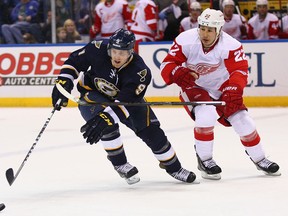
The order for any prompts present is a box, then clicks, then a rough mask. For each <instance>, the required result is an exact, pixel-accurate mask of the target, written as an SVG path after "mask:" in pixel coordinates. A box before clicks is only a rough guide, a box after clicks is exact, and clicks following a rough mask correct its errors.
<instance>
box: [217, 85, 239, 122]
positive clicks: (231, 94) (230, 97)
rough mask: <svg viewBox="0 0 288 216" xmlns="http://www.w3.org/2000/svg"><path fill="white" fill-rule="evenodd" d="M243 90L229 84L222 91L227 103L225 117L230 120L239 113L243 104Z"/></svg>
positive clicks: (223, 98)
mask: <svg viewBox="0 0 288 216" xmlns="http://www.w3.org/2000/svg"><path fill="white" fill-rule="evenodd" d="M242 95H243V89H242V88H241V87H240V86H239V85H237V84H229V85H228V86H226V87H225V88H224V89H223V90H222V100H223V101H225V102H226V106H225V107H224V110H223V112H224V116H225V117H226V118H228V117H229V116H231V115H232V114H234V113H235V112H237V111H239V109H240V107H241V106H242V104H243V97H242Z"/></svg>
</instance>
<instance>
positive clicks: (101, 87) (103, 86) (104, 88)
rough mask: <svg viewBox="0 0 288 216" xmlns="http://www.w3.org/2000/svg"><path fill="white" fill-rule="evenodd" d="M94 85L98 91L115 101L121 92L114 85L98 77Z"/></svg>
mask: <svg viewBox="0 0 288 216" xmlns="http://www.w3.org/2000/svg"><path fill="white" fill-rule="evenodd" d="M94 84H95V86H96V88H97V89H98V91H100V92H101V93H102V94H104V95H106V96H108V97H110V98H112V99H114V98H115V97H116V96H117V94H118V92H119V91H120V90H119V89H118V88H117V87H116V86H115V85H114V84H112V83H110V82H108V81H107V80H105V79H102V78H98V77H96V78H95V79H94Z"/></svg>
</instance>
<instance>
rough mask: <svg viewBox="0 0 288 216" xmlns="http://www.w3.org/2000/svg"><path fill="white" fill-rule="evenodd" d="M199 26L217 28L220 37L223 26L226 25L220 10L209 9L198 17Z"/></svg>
mask: <svg viewBox="0 0 288 216" xmlns="http://www.w3.org/2000/svg"><path fill="white" fill-rule="evenodd" d="M198 24H199V25H201V26H208V27H214V28H216V32H217V36H218V35H219V33H220V30H221V28H222V26H223V25H224V24H225V20H224V15H223V13H222V12H221V11H220V10H214V9H210V8H207V9H205V10H204V11H203V12H202V13H201V15H200V16H199V17H198Z"/></svg>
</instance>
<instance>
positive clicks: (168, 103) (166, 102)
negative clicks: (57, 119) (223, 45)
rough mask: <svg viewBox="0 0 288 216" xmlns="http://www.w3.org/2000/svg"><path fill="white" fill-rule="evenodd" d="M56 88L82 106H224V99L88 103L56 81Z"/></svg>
mask: <svg viewBox="0 0 288 216" xmlns="http://www.w3.org/2000/svg"><path fill="white" fill-rule="evenodd" d="M56 87H57V89H58V90H59V91H60V93H61V94H63V95H64V96H65V97H66V98H68V99H70V100H72V101H74V102H75V103H78V104H79V105H83V106H93V105H104V106H175V105H178V106H179V105H182V106H183V105H193V106H195V105H203V104H205V105H215V106H224V105H225V102H224V101H195V102H169V101H165V102H161V101H158V102H157V101H155V102H139V103H137V102H136V103H129V102H93V103H88V102H87V101H84V100H81V99H79V98H77V97H74V96H73V95H72V94H70V93H69V92H67V91H66V90H65V89H64V88H63V86H61V85H60V84H58V83H56Z"/></svg>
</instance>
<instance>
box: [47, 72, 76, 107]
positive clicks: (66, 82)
mask: <svg viewBox="0 0 288 216" xmlns="http://www.w3.org/2000/svg"><path fill="white" fill-rule="evenodd" d="M56 83H59V84H60V85H62V86H63V88H64V89H66V91H68V92H69V93H71V91H72V89H73V86H74V84H73V82H72V80H70V79H69V78H66V77H58V79H57V80H56ZM58 99H61V103H60V105H59V106H58V105H57V107H56V103H57V101H58ZM52 104H53V107H55V108H56V110H60V109H61V107H62V106H63V107H66V106H67V105H68V98H66V97H65V96H64V95H62V94H61V92H59V90H58V89H57V87H56V85H55V86H54V88H53V91H52Z"/></svg>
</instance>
